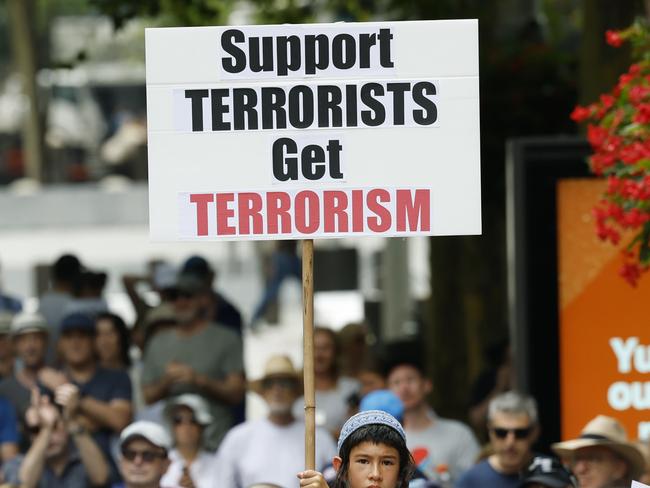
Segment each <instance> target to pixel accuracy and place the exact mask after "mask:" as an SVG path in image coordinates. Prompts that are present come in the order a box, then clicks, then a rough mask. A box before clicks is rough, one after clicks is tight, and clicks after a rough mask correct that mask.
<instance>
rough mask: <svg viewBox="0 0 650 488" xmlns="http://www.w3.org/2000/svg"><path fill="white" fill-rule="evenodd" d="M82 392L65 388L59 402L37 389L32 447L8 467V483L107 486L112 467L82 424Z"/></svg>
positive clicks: (49, 487)
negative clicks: (80, 403)
mask: <svg viewBox="0 0 650 488" xmlns="http://www.w3.org/2000/svg"><path fill="white" fill-rule="evenodd" d="M78 405H79V389H78V388H77V387H75V386H73V385H70V384H68V385H65V386H64V387H63V388H61V389H60V390H58V391H57V394H56V398H55V399H54V400H51V399H50V397H49V396H46V395H41V394H40V393H39V392H38V390H37V389H36V388H35V389H34V390H33V395H32V405H31V406H30V408H29V411H28V413H27V415H28V416H29V417H30V418H31V422H30V423H31V425H32V431H33V434H32V444H31V446H30V448H29V450H28V451H27V452H26V453H25V456H24V457H18V458H16V459H15V460H14V461H13V462H11V463H9V465H8V466H5V479H6V481H8V482H9V483H10V485H11V486H21V487H23V488H57V487H62V486H64V487H66V488H87V487H90V486H104V485H105V484H106V483H107V481H108V478H109V467H108V463H107V462H106V458H105V456H104V455H103V454H102V451H101V450H100V448H99V446H98V445H97V443H96V441H95V440H94V439H93V437H92V436H91V435H90V433H89V432H88V430H86V429H85V428H84V427H83V425H82V424H81V419H80V417H79V410H78V408H77V407H78Z"/></svg>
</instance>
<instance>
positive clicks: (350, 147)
mask: <svg viewBox="0 0 650 488" xmlns="http://www.w3.org/2000/svg"><path fill="white" fill-rule="evenodd" d="M146 64H147V66H146V69H147V132H148V151H149V216H150V235H151V237H152V238H153V239H154V240H192V241H197V240H244V239H303V240H304V245H303V297H304V304H303V323H304V384H305V395H304V398H305V438H306V439H305V465H306V467H307V468H313V467H314V435H315V415H314V410H315V400H314V390H315V388H314V374H313V360H314V358H313V275H312V271H313V268H312V260H313V239H314V238H317V237H318V238H328V237H344V236H402V237H405V236H412V235H460V234H479V233H480V232H481V205H480V146H479V79H478V22H477V21H476V20H446V21H422V22H378V23H359V24H345V23H338V24H310V25H282V26H244V27H239V26H237V27H235V26H228V27H201V28H156V29H147V30H146Z"/></svg>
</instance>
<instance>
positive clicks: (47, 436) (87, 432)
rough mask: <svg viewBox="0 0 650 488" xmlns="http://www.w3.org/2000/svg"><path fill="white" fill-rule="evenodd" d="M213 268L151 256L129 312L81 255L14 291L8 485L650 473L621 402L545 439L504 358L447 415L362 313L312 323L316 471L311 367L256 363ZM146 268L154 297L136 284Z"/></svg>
mask: <svg viewBox="0 0 650 488" xmlns="http://www.w3.org/2000/svg"><path fill="white" fill-rule="evenodd" d="M214 277H215V273H214V270H213V269H212V268H211V266H210V265H209V263H208V262H207V261H206V260H205V259H204V258H202V257H200V256H192V257H190V258H189V259H187V260H186V262H185V263H184V264H183V266H182V267H181V269H180V270H178V271H175V270H172V269H170V268H168V267H164V266H160V265H156V266H153V267H152V270H151V273H150V275H149V276H146V277H142V276H136V275H129V276H125V277H123V282H124V286H125V288H126V290H127V293H128V294H129V296H130V297H131V300H132V301H133V304H134V308H135V311H136V319H135V323H134V324H129V325H127V324H126V323H125V321H124V320H123V319H122V318H121V317H120V316H118V315H116V314H114V313H111V312H110V311H109V310H108V306H107V303H106V301H105V300H104V298H103V295H102V290H103V287H104V285H105V283H106V275H105V274H103V273H98V272H91V271H88V270H86V269H85V268H84V267H83V266H82V264H81V262H80V261H79V259H77V258H76V257H75V256H72V255H64V256H62V257H61V258H59V259H58V260H57V261H56V262H55V263H54V265H53V266H52V272H51V285H52V286H51V288H50V289H49V290H48V291H47V292H45V293H44V294H43V296H41V297H40V300H39V309H38V311H37V312H24V311H21V306H20V301H16V300H15V299H13V298H10V297H2V299H1V300H0V305H2V308H1V309H0V310H1V312H0V377H1V378H2V379H1V381H0V460H1V462H2V465H1V471H0V475H1V478H0V486H3V487H28V488H31V487H38V488H58V487H66V488H84V487H94V486H96V487H111V488H118V487H123V488H136V487H137V488H154V487H165V488H175V487H182V488H216V487H219V488H252V487H256V488H263V487H267V488H273V487H275V488H278V487H280V488H291V487H297V486H301V487H312V488H327V487H340V488H343V487H351V488H358V487H364V488H368V487H376V488H377V487H380V488H396V487H411V488H425V487H430V488H434V487H438V488H451V487H456V488H472V487H476V488H518V487H529V488H531V487H532V488H539V487H550V488H577V487H582V488H617V487H626V488H628V487H629V486H630V483H631V481H632V480H633V479H635V480H647V474H646V469H647V468H646V466H647V462H646V459H647V449H646V447H645V446H644V445H643V444H638V443H633V442H632V441H630V440H629V439H628V438H627V435H626V433H625V430H624V428H623V427H622V425H621V423H620V422H619V421H618V420H616V419H614V418H611V417H606V416H598V417H596V418H595V419H593V420H592V421H590V422H589V423H588V424H587V425H586V426H585V428H584V430H583V432H582V435H581V436H580V437H579V438H577V439H572V440H566V441H563V442H558V443H555V444H553V445H552V446H536V441H537V439H538V435H539V432H540V429H541V428H542V427H543V426H541V425H540V423H539V417H538V412H537V406H536V402H535V399H534V398H532V397H531V396H529V395H526V394H523V393H519V392H516V391H512V390H511V388H510V385H509V384H508V381H507V380H506V376H507V372H508V371H509V369H510V367H511V365H510V364H509V362H507V361H506V362H499V364H495V369H494V374H491V377H492V380H491V381H488V382H487V383H489V384H490V385H491V386H490V388H487V390H489V391H487V390H486V392H485V394H484V395H482V396H480V398H476V401H473V402H472V405H471V408H470V409H469V411H468V417H469V418H470V420H471V423H472V428H470V427H469V426H468V425H466V424H464V423H462V422H459V421H457V420H451V419H447V418H443V417H441V416H439V415H437V414H436V412H435V411H434V410H433V409H432V408H431V407H430V405H429V403H428V401H427V398H428V396H429V393H430V392H431V391H432V388H433V386H434V385H432V382H431V380H430V379H429V378H428V377H427V375H426V373H425V371H424V369H423V366H422V363H421V362H420V358H417V357H414V356H413V355H407V356H399V357H398V356H392V357H379V356H376V355H373V354H372V351H370V350H369V349H368V348H367V346H366V344H365V335H366V334H365V330H364V327H363V326H362V325H359V324H351V325H350V326H347V327H345V328H344V329H343V330H342V331H339V332H334V331H333V330H330V329H327V328H322V327H317V328H316V329H315V333H314V359H315V361H314V362H315V368H314V369H315V371H314V373H315V389H316V405H317V409H316V421H317V428H316V435H315V442H316V457H315V461H316V462H315V467H316V469H314V470H304V463H305V456H304V449H305V448H304V437H305V431H304V429H305V427H304V422H303V416H304V410H303V403H304V402H303V399H302V394H303V392H302V384H303V383H302V374H301V372H300V371H299V369H298V368H297V367H296V365H294V364H293V362H292V361H291V359H290V358H289V357H288V356H285V355H270V356H269V357H268V358H266V363H265V367H264V372H263V374H262V375H261V376H260V377H258V378H248V379H247V378H246V375H245V371H244V362H243V347H242V325H243V324H242V316H241V314H240V313H239V311H238V310H237V308H236V307H235V306H234V305H233V304H232V303H230V302H229V301H228V300H227V299H226V298H225V297H224V296H223V295H221V294H219V293H218V292H216V291H215V290H214V289H213V281H214ZM145 280H146V281H149V282H150V284H151V286H152V289H153V290H154V291H155V293H156V295H157V298H158V299H159V304H158V305H155V306H153V305H151V304H150V302H148V301H147V300H145V299H144V298H143V296H141V294H140V291H139V290H138V283H139V282H140V281H145ZM264 306H266V303H265V305H264ZM260 310H261V309H260ZM260 313H261V312H260ZM134 350H135V351H137V352H138V353H137V354H133V352H134ZM504 357H505V356H504ZM504 371H505V373H504ZM247 391H250V392H254V393H255V394H258V395H259V396H260V397H261V398H262V399H263V400H264V402H265V404H266V406H267V409H266V412H267V413H266V415H265V416H264V417H263V418H258V419H252V420H249V419H246V416H245V404H244V399H245V394H246V392H247ZM484 433H486V436H487V437H485V440H486V442H485V444H484V445H483V446H481V444H480V443H479V440H478V439H482V436H483V435H484ZM534 446H535V447H536V448H541V450H542V451H544V452H549V453H553V455H548V454H547V455H542V454H539V453H538V452H536V451H535V450H534V449H535V448H534ZM545 447H549V448H550V449H548V450H545V449H544V448H545Z"/></svg>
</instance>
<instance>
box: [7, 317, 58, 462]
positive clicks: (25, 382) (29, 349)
mask: <svg viewBox="0 0 650 488" xmlns="http://www.w3.org/2000/svg"><path fill="white" fill-rule="evenodd" d="M47 338H48V326H47V323H46V322H45V318H43V316H42V315H40V314H37V313H28V312H23V313H20V314H18V315H16V316H15V317H14V318H13V320H12V322H11V339H12V342H13V346H14V350H15V353H16V356H17V358H18V359H19V360H20V362H21V363H22V368H20V369H18V370H16V371H14V374H13V375H11V376H9V377H8V378H5V379H3V380H2V381H0V395H3V396H4V397H6V398H7V399H9V401H10V402H11V404H12V405H13V407H14V409H15V410H16V414H17V416H18V419H19V420H18V427H19V430H20V432H21V438H22V440H23V441H25V442H26V441H27V429H26V426H25V412H26V411H27V408H28V407H29V405H30V399H31V391H32V388H34V387H36V386H37V379H38V372H39V371H40V370H41V369H42V368H43V367H44V366H45V355H46V353H47ZM21 447H22V448H23V449H22V450H23V451H24V450H26V449H27V447H28V446H27V445H23V446H21Z"/></svg>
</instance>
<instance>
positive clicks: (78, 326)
mask: <svg viewBox="0 0 650 488" xmlns="http://www.w3.org/2000/svg"><path fill="white" fill-rule="evenodd" d="M70 330H79V331H81V332H86V333H88V334H94V333H95V321H94V320H93V319H92V318H90V317H89V316H88V315H86V314H84V313H80V312H74V313H71V314H70V315H66V316H65V318H64V319H63V320H62V321H61V326H60V332H61V334H63V333H65V332H68V331H70Z"/></svg>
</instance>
